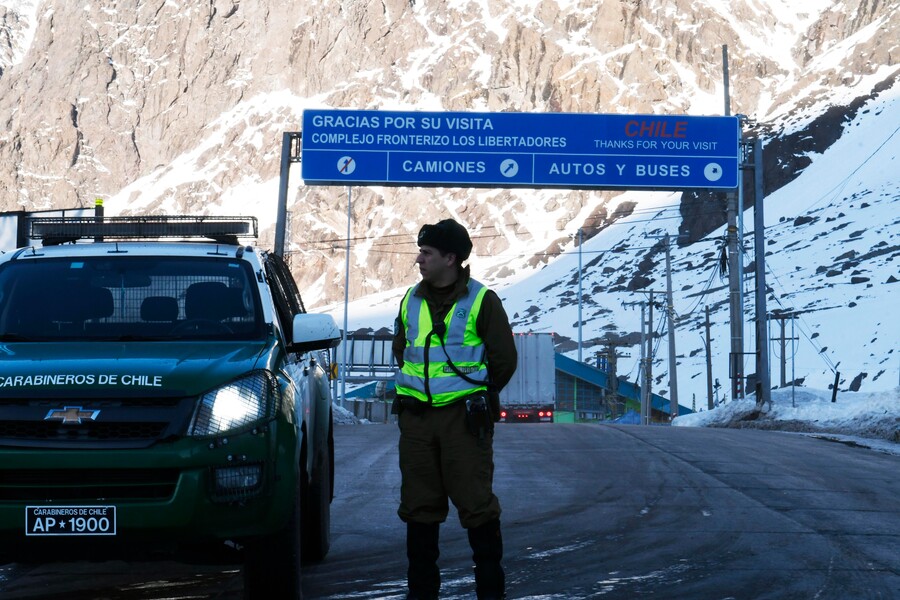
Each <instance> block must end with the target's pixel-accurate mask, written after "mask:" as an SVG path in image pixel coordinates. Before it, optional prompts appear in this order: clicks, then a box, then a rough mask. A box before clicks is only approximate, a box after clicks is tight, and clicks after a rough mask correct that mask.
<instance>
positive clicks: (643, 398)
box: [640, 302, 647, 425]
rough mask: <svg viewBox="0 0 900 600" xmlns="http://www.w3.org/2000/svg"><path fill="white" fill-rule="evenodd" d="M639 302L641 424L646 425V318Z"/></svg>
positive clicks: (644, 309) (644, 308)
mask: <svg viewBox="0 0 900 600" xmlns="http://www.w3.org/2000/svg"><path fill="white" fill-rule="evenodd" d="M646 312H647V311H646V307H645V306H644V303H643V302H642V303H641V363H640V364H641V425H647V320H646V319H645V317H646V316H647V315H646Z"/></svg>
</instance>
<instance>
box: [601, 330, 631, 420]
mask: <svg viewBox="0 0 900 600" xmlns="http://www.w3.org/2000/svg"><path fill="white" fill-rule="evenodd" d="M603 345H604V349H603V351H602V352H600V353H598V355H600V356H604V357H605V359H606V369H605V370H606V374H607V377H608V385H607V389H608V391H609V396H610V397H611V398H612V403H613V409H611V410H610V413H611V414H612V417H613V418H615V417H617V416H619V415H618V406H619V375H618V361H619V356H620V355H619V353H618V352H617V350H616V348H617V347H619V346H625V345H627V344H625V343H624V342H615V341H611V340H607V341H605V342H603ZM621 356H630V355H628V354H624V355H621ZM607 406H609V403H607Z"/></svg>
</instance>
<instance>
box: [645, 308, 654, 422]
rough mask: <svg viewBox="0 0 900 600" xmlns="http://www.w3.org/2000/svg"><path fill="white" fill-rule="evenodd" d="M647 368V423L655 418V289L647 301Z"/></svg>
mask: <svg viewBox="0 0 900 600" xmlns="http://www.w3.org/2000/svg"><path fill="white" fill-rule="evenodd" d="M647 314H648V316H647V368H646V369H645V370H644V375H645V377H646V380H647V383H646V387H647V395H646V398H647V425H649V424H650V422H651V421H652V420H653V419H652V416H653V392H652V387H653V290H650V299H649V301H648V302H647Z"/></svg>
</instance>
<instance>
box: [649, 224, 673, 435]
mask: <svg viewBox="0 0 900 600" xmlns="http://www.w3.org/2000/svg"><path fill="white" fill-rule="evenodd" d="M646 237H648V238H656V239H661V240H662V241H663V245H664V246H665V247H666V329H667V330H668V338H669V415H670V416H669V418H670V420H671V419H674V418H675V417H677V416H678V368H677V365H676V352H675V305H674V300H673V299H672V255H671V252H670V248H669V244H670V243H671V239H670V237H669V234H668V233H666V234H665V235H663V236H652V235H648V236H646ZM651 293H652V292H651ZM651 298H652V297H651ZM651 302H652V299H651Z"/></svg>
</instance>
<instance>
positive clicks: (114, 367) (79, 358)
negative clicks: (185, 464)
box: [0, 339, 275, 398]
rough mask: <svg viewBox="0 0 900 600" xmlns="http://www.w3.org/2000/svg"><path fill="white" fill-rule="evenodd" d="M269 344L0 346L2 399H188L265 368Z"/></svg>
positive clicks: (161, 343) (116, 343)
mask: <svg viewBox="0 0 900 600" xmlns="http://www.w3.org/2000/svg"><path fill="white" fill-rule="evenodd" d="M274 349H275V345H274V341H273V340H272V339H269V340H259V341H256V340H254V341H246V340H245V341H239V342H221V341H216V342H152V343H148V342H47V343H39V344H38V343H7V344H0V398H22V397H28V398H61V397H85V396H90V397H92V398H106V397H109V398H123V397H141V396H154V397H160V396H191V395H197V394H201V393H203V392H206V391H208V390H210V389H213V388H216V387H218V386H220V385H222V384H224V383H226V382H228V381H230V380H232V379H234V378H235V377H238V376H240V375H243V374H246V373H248V372H249V371H252V370H254V369H261V368H266V366H267V365H268V364H269V355H270V354H271V353H272V352H273V351H274Z"/></svg>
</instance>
